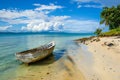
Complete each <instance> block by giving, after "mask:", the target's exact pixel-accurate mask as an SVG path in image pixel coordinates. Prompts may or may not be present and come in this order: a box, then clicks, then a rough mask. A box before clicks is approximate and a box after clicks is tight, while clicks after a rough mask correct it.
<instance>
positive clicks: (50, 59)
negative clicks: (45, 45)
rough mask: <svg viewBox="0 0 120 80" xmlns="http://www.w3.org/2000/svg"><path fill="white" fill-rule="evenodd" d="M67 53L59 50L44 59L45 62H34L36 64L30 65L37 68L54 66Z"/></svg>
mask: <svg viewBox="0 0 120 80" xmlns="http://www.w3.org/2000/svg"><path fill="white" fill-rule="evenodd" d="M64 53H65V50H63V49H62V50H57V51H55V52H53V53H52V54H51V55H50V56H48V57H46V58H44V59H43V60H40V61H37V62H34V63H30V64H29V65H32V66H37V65H48V64H52V63H54V62H55V61H57V60H59V59H60V58H61V57H62V56H63V55H64Z"/></svg>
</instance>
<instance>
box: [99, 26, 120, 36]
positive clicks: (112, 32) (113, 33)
mask: <svg viewBox="0 0 120 80" xmlns="http://www.w3.org/2000/svg"><path fill="white" fill-rule="evenodd" d="M99 36H120V27H119V28H116V29H112V30H110V31H108V32H104V33H101V34H100V35H99Z"/></svg>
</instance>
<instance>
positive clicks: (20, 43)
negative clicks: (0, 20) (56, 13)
mask: <svg viewBox="0 0 120 80" xmlns="http://www.w3.org/2000/svg"><path fill="white" fill-rule="evenodd" d="M92 35H93V34H0V80H13V79H14V78H15V76H16V74H15V73H16V69H17V67H19V66H20V65H21V63H20V62H19V61H17V60H16V59H15V55H14V54H15V53H16V52H21V51H24V50H27V49H31V48H35V47H38V46H40V45H43V44H46V43H48V42H50V41H55V42H56V47H55V50H54V53H53V54H54V56H55V59H56V60H57V59H59V58H60V57H61V56H62V55H63V53H64V51H65V49H66V47H67V46H68V45H69V44H70V42H71V41H72V40H74V39H79V38H82V37H88V36H92Z"/></svg>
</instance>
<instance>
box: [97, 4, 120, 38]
mask: <svg viewBox="0 0 120 80" xmlns="http://www.w3.org/2000/svg"><path fill="white" fill-rule="evenodd" d="M100 16H101V21H100V24H105V25H107V26H109V29H110V31H108V32H103V33H102V29H96V31H95V34H96V35H98V36H120V5H118V6H117V7H114V6H113V7H111V8H109V7H104V8H103V11H102V12H101V15H100Z"/></svg>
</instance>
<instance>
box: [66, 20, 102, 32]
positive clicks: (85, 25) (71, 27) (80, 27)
mask: <svg viewBox="0 0 120 80" xmlns="http://www.w3.org/2000/svg"><path fill="white" fill-rule="evenodd" d="M64 26H65V27H64V31H70V32H94V31H95V30H96V29H97V28H98V27H104V25H100V24H99V22H97V21H94V20H75V19H72V20H67V21H66V22H65V24H64Z"/></svg>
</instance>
